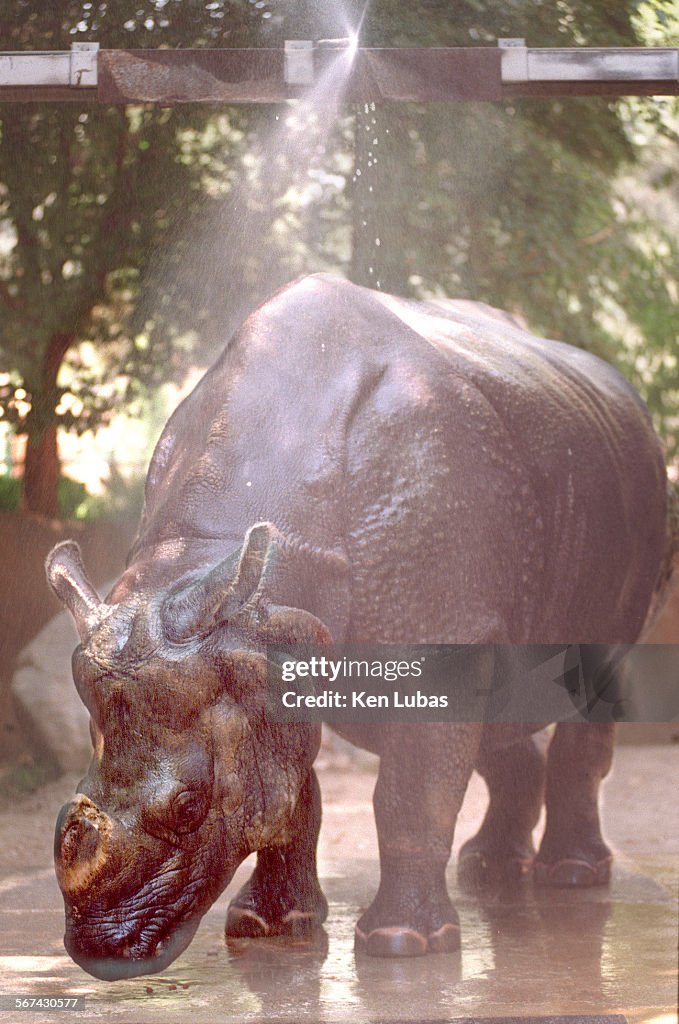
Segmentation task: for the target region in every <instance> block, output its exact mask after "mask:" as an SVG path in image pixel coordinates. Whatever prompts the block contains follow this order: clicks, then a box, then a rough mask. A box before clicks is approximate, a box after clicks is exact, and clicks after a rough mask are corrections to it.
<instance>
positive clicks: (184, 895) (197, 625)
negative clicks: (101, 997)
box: [47, 524, 330, 980]
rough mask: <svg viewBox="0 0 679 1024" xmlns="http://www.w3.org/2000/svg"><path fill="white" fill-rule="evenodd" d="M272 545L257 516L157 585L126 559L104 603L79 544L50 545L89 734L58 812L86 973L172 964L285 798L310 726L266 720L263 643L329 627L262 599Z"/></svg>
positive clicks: (133, 971)
mask: <svg viewBox="0 0 679 1024" xmlns="http://www.w3.org/2000/svg"><path fill="white" fill-rule="evenodd" d="M282 546H283V545H282V544H281V536H280V534H278V531H276V530H275V528H274V527H272V526H271V525H270V524H258V525H256V526H254V527H252V529H251V530H250V531H249V532H248V534H247V536H246V538H245V542H244V544H243V546H242V549H241V550H240V551H237V552H235V553H234V554H233V555H231V556H229V557H228V558H226V559H224V560H222V561H220V562H219V563H218V564H217V565H215V566H213V567H211V568H209V569H203V570H202V571H198V572H196V571H195V570H194V571H193V572H189V573H187V574H184V575H183V576H182V577H181V578H180V579H179V580H176V579H175V581H173V583H172V584H171V585H170V586H166V587H164V588H163V587H157V586H156V587H154V588H149V587H145V586H143V585H141V586H134V585H131V584H130V576H129V572H128V574H126V576H124V577H123V578H122V580H121V582H120V584H119V585H118V586H117V587H116V588H114V590H113V592H112V594H111V595H110V597H109V598H108V600H107V601H105V602H104V601H101V600H100V599H99V597H98V596H97V594H96V592H95V590H94V588H93V587H92V585H91V584H90V582H89V581H88V579H87V576H86V574H85V571H84V569H83V566H82V562H81V558H80V551H79V549H78V546H77V545H76V544H75V543H73V542H66V543H64V544H60V545H58V546H57V547H56V548H55V549H54V550H53V551H52V552H51V554H50V555H49V557H48V560H47V575H48V579H49V581H50V583H51V585H52V587H53V589H54V590H55V591H56V593H57V595H58V596H59V597H60V598H61V600H62V601H63V602H64V603H65V604H66V605H67V607H68V608H69V609H70V611H71V613H72V615H73V617H74V619H75V623H76V626H77V629H78V633H79V636H80V644H79V646H78V647H77V648H76V650H75V653H74V655H73V676H74V680H75V685H76V687H77V690H78V693H79V695H80V697H81V699H82V700H83V701H84V703H85V705H86V706H87V709H88V711H89V713H90V719H91V734H92V742H93V746H94V756H93V759H92V763H91V766H90V769H89V771H88V774H87V776H86V777H85V779H84V780H83V781H82V782H81V784H80V786H79V792H78V793H77V795H76V798H75V800H73V801H72V802H71V803H69V804H67V805H66V806H65V807H63V808H62V810H61V813H60V815H59V819H58V822H57V826H56V836H55V861H56V869H57V877H58V880H59V884H60V886H61V890H62V893H63V896H64V903H65V909H66V934H65V945H66V948H67V950H68V952H69V953H70V954H71V956H72V957H73V959H74V960H75V961H76V962H77V963H78V964H79V965H80V966H82V967H83V968H84V969H85V970H87V971H88V972H89V973H90V974H93V975H94V976H95V977H99V978H105V979H109V980H111V979H116V978H122V977H132V976H135V975H139V974H147V973H153V972H156V971H160V970H163V969H164V968H165V967H167V965H168V964H169V963H171V962H172V960H174V959H175V957H177V956H178V955H179V954H180V953H181V952H182V950H183V949H185V948H186V946H187V945H188V943H189V942H190V940H191V938H192V937H193V934H194V933H195V930H196V928H197V927H198V923H199V921H200V918H201V916H202V915H203V914H204V913H205V911H206V910H207V909H208V908H209V906H210V905H211V904H212V903H213V902H214V900H215V899H216V898H217V896H218V895H219V894H220V892H221V891H222V890H223V889H224V887H225V886H226V885H227V884H228V882H229V881H230V879H231V877H232V875H233V873H234V871H235V869H236V867H237V866H238V865H239V864H240V863H241V862H242V861H243V860H244V859H245V858H246V857H247V856H248V855H249V854H250V853H251V852H253V851H254V850H257V849H260V848H262V847H263V846H267V845H269V844H270V843H272V842H275V840H276V836H277V835H279V834H281V832H282V831H283V830H284V829H285V827H286V824H287V823H288V821H289V819H290V817H291V815H292V813H293V811H294V808H295V804H296V801H297V798H298V794H299V792H300V788H301V786H302V784H303V782H304V780H305V777H306V775H307V774H308V771H309V769H310V766H311V763H312V762H313V759H314V757H315V755H316V752H317V749H318V744H319V739H320V734H319V729H320V727H319V726H317V725H313V724H311V723H308V724H307V723H305V724H295V725H284V724H276V723H274V722H272V721H271V720H270V719H269V718H268V717H267V715H266V713H265V704H266V698H267V661H266V647H267V644H271V643H289V642H291V643H303V642H306V641H309V642H312V643H324V642H328V640H329V639H330V635H329V633H328V631H327V629H326V628H325V627H324V625H323V624H322V623H321V621H320V620H319V619H318V618H316V617H314V616H313V615H311V614H310V613H308V612H305V611H302V610H300V609H298V608H291V607H284V606H281V605H280V604H278V605H277V604H275V603H272V601H271V599H270V597H271V591H272V588H271V585H270V584H271V580H272V578H273V576H274V575H275V574H276V558H277V554H280V551H281V549H282ZM137 578H143V573H142V574H138V575H137Z"/></svg>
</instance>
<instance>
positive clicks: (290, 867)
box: [225, 769, 328, 938]
mask: <svg viewBox="0 0 679 1024" xmlns="http://www.w3.org/2000/svg"><path fill="white" fill-rule="evenodd" d="M320 827H321V794H320V790H319V786H318V780H317V778H316V773H315V772H314V770H313V769H311V770H310V771H309V774H308V776H307V779H306V781H305V783H304V785H303V787H302V790H301V792H300V796H299V800H298V801H297V806H296V808H295V812H294V814H293V817H292V820H291V822H290V826H289V828H288V833H287V836H286V841H284V842H282V843H281V844H280V845H277V846H269V847H266V848H265V849H262V850H259V851H258V853H257V865H256V867H255V870H254V871H253V873H252V875H251V876H250V880H249V881H248V882H247V883H246V884H245V885H244V886H243V888H242V889H241V890H240V892H239V893H238V894H237V895H236V896H235V897H234V899H233V900H232V901H231V903H230V905H229V911H228V914H227V918H226V929H225V931H226V935H227V936H231V937H238V938H262V937H264V936H267V935H305V934H308V933H309V932H310V931H313V929H314V928H317V927H319V926H320V925H321V924H322V923H323V921H324V920H325V918H326V916H327V913H328V904H327V902H326V899H325V896H324V895H323V893H322V891H321V887H320V885H319V883H318V874H317V871H316V842H317V840H318V833H319V831H320Z"/></svg>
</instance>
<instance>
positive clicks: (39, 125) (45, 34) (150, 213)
mask: <svg viewBox="0 0 679 1024" xmlns="http://www.w3.org/2000/svg"><path fill="white" fill-rule="evenodd" d="M226 7H227V8H228V15H229V18H228V28H225V23H224V16H225V13H227V11H225V9H224V5H215V4H210V3H206V2H198V0H182V2H181V3H179V2H178V0H135V2H134V3H132V2H120V3H116V4H110V3H109V4H106V3H88V2H82V3H75V2H68V0H59V2H55V3H53V4H51V5H50V6H49V11H46V9H45V7H44V4H42V3H40V2H39V0H21V2H20V3H18V4H17V3H12V4H10V3H9V2H7V0H3V2H2V3H1V4H0V13H2V16H3V17H2V23H3V25H5V26H8V31H7V32H6V33H5V35H4V38H3V41H4V45H5V46H7V47H8V48H11V49H16V50H30V49H36V50H38V49H67V48H68V47H69V45H70V43H71V42H72V41H73V40H74V39H75V40H77V39H89V38H93V39H96V40H97V41H99V42H100V43H101V44H102V46H108V47H116V46H117V47H129V46H134V45H153V46H176V45H186V44H194V45H198V46H201V45H203V46H210V45H223V44H224V42H225V39H226V40H227V41H229V42H232V43H235V44H238V43H242V42H243V41H245V40H246V39H247V38H248V31H249V28H248V26H249V25H250V24H251V22H252V9H251V8H250V7H249V5H248V4H247V3H246V2H245V0H242V2H241V0H232V2H231V3H229V4H228V5H226ZM211 116H212V113H211V111H209V110H207V109H204V108H177V109H174V110H172V109H161V108H152V107H129V108H124V107H103V106H96V105H89V104H88V103H86V102H83V103H82V104H79V103H61V104H58V103H53V104H47V103H43V104H6V105H5V106H4V108H3V110H2V113H1V126H0V130H1V132H2V147H1V149H0V233H1V236H2V239H3V245H2V252H1V254H0V307H1V308H2V327H1V328H0V358H1V360H2V363H3V364H4V367H5V368H6V369H8V370H10V371H11V373H12V381H13V382H14V386H11V387H9V388H7V389H5V390H6V392H7V393H6V395H5V397H6V401H5V403H4V407H3V408H4V412H5V414H6V415H7V416H8V417H9V418H12V419H13V420H14V422H15V424H16V425H17V427H18V428H19V429H21V430H23V431H24V432H25V433H26V434H27V452H26V462H25V467H24V495H23V496H24V507H25V508H26V509H27V510H30V511H32V512H38V513H42V514H44V515H48V516H53V515H55V514H56V511H57V505H56V501H57V490H56V486H57V479H58V474H59V464H58V458H57V425H58V424H59V423H61V424H63V425H70V426H76V427H79V428H80V429H83V428H85V427H87V426H91V425H93V424H96V422H97V421H98V419H99V418H100V417H101V416H102V415H105V413H106V411H107V405H109V406H110V401H111V400H112V399H114V398H115V397H118V398H119V396H113V395H110V396H109V402H108V403H107V401H106V399H105V398H104V397H103V396H102V392H101V389H99V390H97V388H96V387H93V386H92V384H93V382H92V381H90V382H87V381H83V380H81V381H80V393H79V395H78V405H77V408H82V413H81V415H79V416H77V417H76V416H75V415H74V414H73V411H72V410H73V405H71V407H70V411H69V409H67V408H64V407H63V404H62V408H61V410H60V411H61V415H59V414H58V413H56V412H55V410H57V409H59V408H60V397H61V391H62V389H61V388H60V386H59V374H60V370H61V368H62V367H63V365H64V360H65V359H66V357H67V354H68V353H69V352H71V353H72V352H73V346H74V345H75V344H76V343H77V342H78V341H79V340H80V339H82V338H83V337H89V338H92V339H93V340H95V341H97V342H98V343H99V344H100V345H101V346H102V352H103V351H104V350H105V354H106V356H107V357H108V363H109V367H108V373H110V374H111V375H115V372H116V371H118V372H120V371H127V372H128V377H129V380H130V381H131V382H132V383H133V384H134V383H138V382H140V381H145V382H147V383H148V382H153V381H154V380H156V379H158V377H159V376H160V375H161V374H162V375H164V376H166V377H167V376H169V375H171V372H172V368H173V361H174V356H175V346H174V342H175V340H176V337H177V335H178V333H179V329H180V328H181V327H183V328H184V329H185V328H186V326H187V323H186V321H185V322H184V323H183V324H182V323H180V322H179V321H178V320H177V316H176V314H177V308H176V306H175V307H173V309H172V316H171V317H166V318H164V317H163V313H162V308H163V296H162V295H158V296H156V299H157V309H156V313H155V318H154V319H153V320H149V321H147V322H146V323H139V321H138V319H137V320H136V321H135V320H134V318H133V317H131V315H130V314H131V313H132V312H133V311H134V307H135V303H136V300H137V297H138V293H139V288H140V282H141V281H142V280H143V275H144V270H145V268H146V267H147V266H148V264H149V262H150V260H151V258H152V256H153V254H154V252H157V251H158V250H159V248H161V247H162V246H164V245H165V244H166V243H167V240H168V239H169V238H171V237H172V235H173V233H174V232H176V231H177V225H178V223H180V222H181V221H182V220H184V219H186V218H187V217H189V216H190V215H191V212H192V210H194V209H196V208H197V207H198V206H199V205H200V200H201V177H202V173H203V168H202V164H201V159H200V157H201V154H200V153H199V152H198V149H197V144H196V137H197V133H199V132H200V129H201V128H202V127H204V126H205V124H206V122H207V121H208V120H209V119H210V117H211ZM239 116H241V117H244V116H245V114H244V113H242V114H241V115H239V113H238V112H237V111H234V112H233V113H232V121H233V123H234V124H236V123H237V122H238V118H239ZM219 145H220V147H221V148H223V147H224V145H225V137H224V136H222V137H221V138H220V140H219ZM194 313H195V311H194ZM173 318H174V319H173ZM161 327H162V328H163V330H162V331H161V330H160V328H161ZM144 332H146V333H144ZM94 383H96V382H94ZM16 385H20V388H19V398H18V400H17V395H16ZM24 392H26V395H24Z"/></svg>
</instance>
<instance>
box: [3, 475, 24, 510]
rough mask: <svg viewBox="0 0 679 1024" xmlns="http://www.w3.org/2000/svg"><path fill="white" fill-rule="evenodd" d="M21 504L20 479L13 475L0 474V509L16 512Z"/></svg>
mask: <svg viewBox="0 0 679 1024" xmlns="http://www.w3.org/2000/svg"><path fill="white" fill-rule="evenodd" d="M20 505H21V481H20V480H17V479H16V478H15V477H13V476H0V509H2V510H3V511H5V512H16V511H17V509H18V508H19V506H20Z"/></svg>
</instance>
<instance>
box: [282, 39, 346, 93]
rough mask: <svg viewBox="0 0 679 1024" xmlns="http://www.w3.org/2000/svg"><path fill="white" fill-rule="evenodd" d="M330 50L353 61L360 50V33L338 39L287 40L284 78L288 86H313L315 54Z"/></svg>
mask: <svg viewBox="0 0 679 1024" xmlns="http://www.w3.org/2000/svg"><path fill="white" fill-rule="evenodd" d="M317 50H330V51H338V52H343V53H346V54H347V56H348V57H349V58H350V60H353V58H354V56H355V54H356V52H357V50H358V33H353V32H352V33H351V34H350V35H348V36H342V37H340V38H338V39H318V40H317V41H316V42H313V41H312V40H311V39H286V41H285V65H284V78H285V82H286V84H287V85H313V84H314V79H315V67H314V53H315V52H316V51H317Z"/></svg>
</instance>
